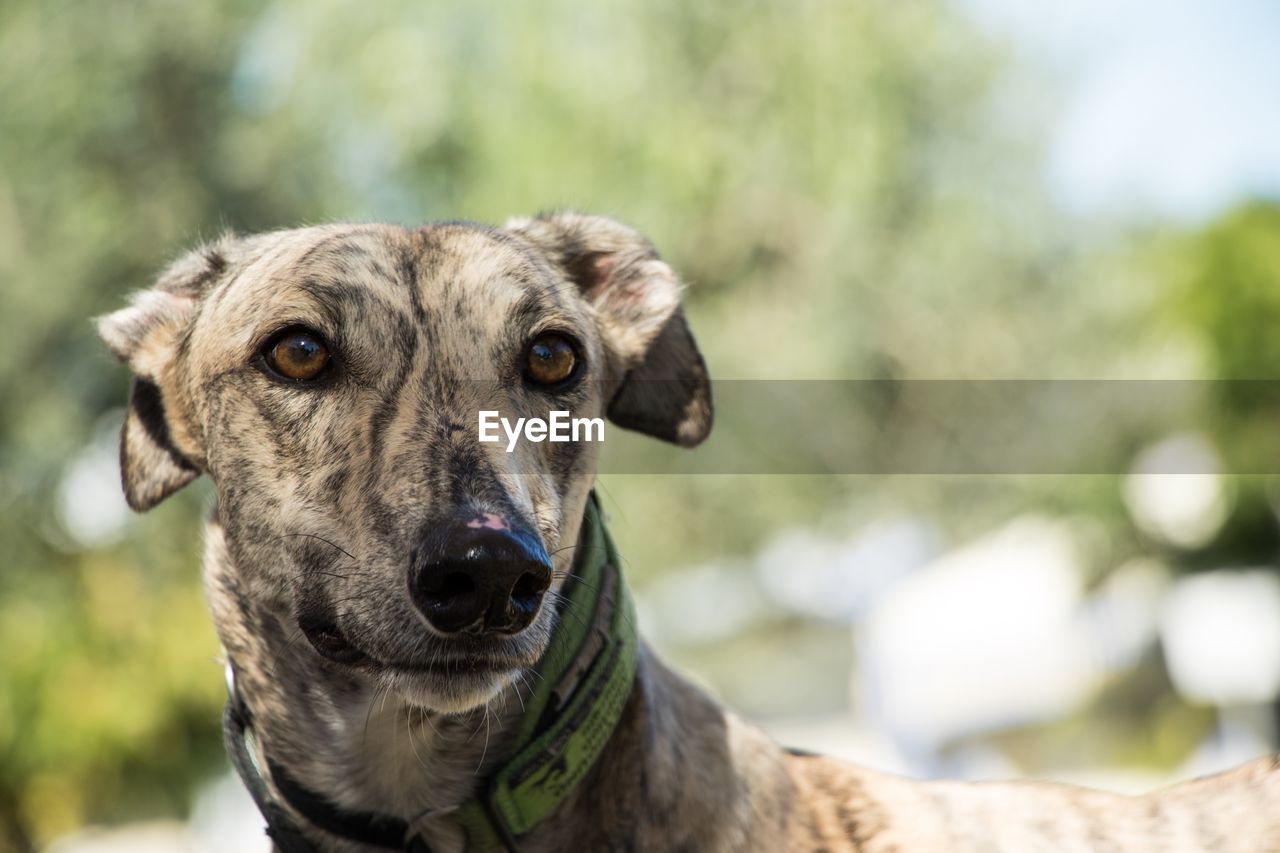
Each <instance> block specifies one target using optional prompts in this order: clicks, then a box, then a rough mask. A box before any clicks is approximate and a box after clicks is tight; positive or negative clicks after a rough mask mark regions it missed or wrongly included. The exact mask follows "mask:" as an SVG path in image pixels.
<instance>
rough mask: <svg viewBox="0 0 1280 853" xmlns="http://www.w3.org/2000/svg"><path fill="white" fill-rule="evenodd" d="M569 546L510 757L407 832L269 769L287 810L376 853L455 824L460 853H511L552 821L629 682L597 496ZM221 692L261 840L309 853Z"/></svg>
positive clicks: (630, 649)
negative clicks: (455, 802)
mask: <svg viewBox="0 0 1280 853" xmlns="http://www.w3.org/2000/svg"><path fill="white" fill-rule="evenodd" d="M578 548H579V550H578V554H577V558H576V560H575V562H574V573H575V574H574V575H573V576H572V583H570V584H569V585H568V591H567V594H566V597H565V600H564V601H563V603H562V605H561V614H560V615H561V618H560V623H559V625H558V626H557V628H556V631H555V634H554V635H553V636H552V640H551V645H550V647H549V648H548V649H547V651H546V653H545V654H544V655H543V656H542V661H541V662H540V663H539V664H538V669H537V675H538V677H537V679H536V689H535V691H534V694H533V696H532V697H531V698H529V699H526V700H525V706H524V707H525V711H524V716H523V717H522V718H521V721H520V732H519V735H518V737H517V739H516V744H517V745H516V747H515V752H514V754H513V755H512V757H511V758H510V759H508V760H507V761H506V763H504V764H503V765H502V766H501V767H499V768H498V769H497V770H496V771H495V772H494V773H493V775H491V776H490V777H489V778H488V779H487V780H485V781H484V783H483V785H482V786H481V790H480V791H479V792H478V793H477V794H475V795H474V796H472V797H471V798H470V799H468V800H467V801H465V802H464V803H462V804H461V805H460V806H458V807H457V809H454V810H450V811H448V812H447V813H446V812H445V811H437V812H433V813H431V814H428V815H424V816H421V817H419V818H418V819H417V820H415V821H413V822H409V823H406V822H405V821H403V820H400V819H399V818H394V817H390V816H386V815H375V814H360V813H353V812H349V811H346V810H343V809H339V808H338V807H336V806H334V805H333V804H332V803H329V802H328V801H326V800H324V799H323V798H322V797H320V796H319V795H317V794H314V793H312V792H310V791H307V790H306V789H304V788H302V786H300V785H299V784H298V783H297V782H295V781H294V780H293V779H291V778H290V777H289V776H288V774H287V773H285V772H284V771H283V769H282V768H280V767H278V766H277V765H276V764H275V763H274V762H272V761H270V760H269V759H268V761H267V766H268V772H269V773H270V776H271V778H272V781H273V782H274V783H275V788H276V790H277V791H279V792H280V795H281V797H282V798H283V799H284V801H285V802H286V803H288V805H289V806H290V807H291V808H292V809H293V811H295V812H297V813H298V814H301V815H303V816H304V817H305V818H306V819H307V820H308V821H310V822H311V823H313V824H315V825H316V826H319V827H321V828H323V829H325V830H326V831H328V832H331V833H333V834H335V835H339V836H342V837H345V838H349V839H351V840H354V841H360V842H362V843H365V844H370V845H373V846H379V847H385V848H389V849H403V850H413V851H420V853H421V851H427V850H428V848H427V845H426V843H425V841H424V840H423V839H422V837H421V825H422V824H424V823H432V822H435V821H444V820H453V821H455V822H456V823H457V824H458V825H459V826H461V828H462V829H463V830H464V831H465V833H466V836H467V850H468V851H469V853H475V851H490V850H504V849H505V850H512V851H514V850H515V849H516V848H517V842H518V840H519V838H520V836H522V835H524V834H526V833H528V832H529V831H530V830H531V829H533V828H534V827H535V826H537V825H538V824H539V823H541V822H542V821H544V820H546V819H547V818H548V817H550V815H551V813H552V812H554V811H555V810H556V808H557V807H558V806H559V805H560V804H561V803H562V802H563V801H564V799H565V798H566V797H568V796H569V794H570V793H571V792H572V791H573V790H574V788H575V787H577V785H578V783H579V782H581V781H582V779H583V778H584V777H585V776H586V775H587V773H588V772H589V771H590V770H591V768H592V767H593V766H594V765H595V763H596V760H597V759H598V758H599V757H600V753H602V752H603V751H604V747H605V745H606V744H607V743H608V741H609V736H610V735H611V734H612V733H613V730H614V728H616V727H617V724H618V720H619V719H621V717H622V711H623V709H624V708H625V706H626V703H627V698H628V697H629V696H630V695H631V685H632V683H633V682H634V680H635V674H636V661H637V656H638V639H637V636H636V629H635V609H634V606H633V604H632V602H631V596H630V594H629V593H628V591H627V586H626V584H625V583H624V582H623V580H622V575H621V573H620V571H619V568H618V554H617V550H616V548H615V547H614V544H613V540H612V538H610V536H609V531H608V530H607V529H606V528H605V525H604V519H603V518H602V516H601V512H600V507H599V505H598V502H597V499H596V496H595V494H594V493H592V494H591V496H590V497H589V498H588V500H587V508H586V514H585V516H584V518H583V530H582V533H581V535H580V537H579V546H578ZM228 675H229V676H232V672H231V670H230V668H229V667H228ZM229 693H230V698H229V699H228V701H227V707H226V710H225V711H224V713H223V737H224V740H225V742H226V746H227V752H228V754H229V756H230V758H231V761H232V764H233V765H234V766H235V768H236V772H237V773H239V775H240V778H241V779H242V780H243V781H244V783H245V786H246V787H248V789H249V792H250V793H251V794H252V795H253V798H254V801H255V802H257V804H258V809H259V811H261V812H262V815H263V817H264V818H265V819H266V821H267V834H268V835H270V836H271V837H272V839H273V840H274V841H275V842H276V846H277V847H279V848H280V849H281V850H283V851H285V853H301V851H310V850H313V849H314V847H313V845H312V844H311V843H310V842H309V841H307V839H306V838H305V837H304V836H303V835H302V834H301V833H300V832H299V831H298V829H297V827H296V825H295V822H294V820H293V818H292V817H291V815H290V813H289V812H288V811H287V810H286V809H284V808H283V807H282V806H281V804H280V803H278V802H277V801H276V799H275V797H274V796H273V795H272V793H271V792H270V790H268V788H267V786H266V784H265V782H264V780H263V773H262V771H261V770H260V769H259V768H258V766H257V764H256V763H255V762H254V760H253V758H252V752H251V750H250V749H249V747H248V745H247V742H246V735H247V734H249V733H250V730H251V726H252V720H251V716H250V714H249V711H248V708H246V707H245V706H244V703H243V702H242V701H241V699H240V696H239V693H238V692H237V691H236V689H235V683H234V679H233V678H231V679H230V683H229Z"/></svg>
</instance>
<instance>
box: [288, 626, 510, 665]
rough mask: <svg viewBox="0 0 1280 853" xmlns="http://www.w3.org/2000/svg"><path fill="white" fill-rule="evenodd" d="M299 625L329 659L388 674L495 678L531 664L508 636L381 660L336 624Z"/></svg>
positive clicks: (314, 645) (308, 638)
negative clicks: (413, 657) (415, 657)
mask: <svg viewBox="0 0 1280 853" xmlns="http://www.w3.org/2000/svg"><path fill="white" fill-rule="evenodd" d="M299 627H301V628H302V633H303V635H304V636H305V637H306V638H307V641H308V642H309V643H310V644H311V646H312V648H314V649H315V650H316V652H317V653H318V654H319V655H320V656H321V657H323V658H325V659H326V660H329V661H332V662H333V663H337V664H341V665H343V666H347V667H356V668H360V669H365V670H368V671H371V672H376V673H385V674H388V675H398V676H406V677H409V678H422V677H424V676H425V677H428V678H432V679H438V678H466V677H472V678H474V677H495V676H503V675H508V674H510V673H512V672H514V671H517V670H521V669H525V668H527V667H528V666H530V665H531V662H530V661H527V660H525V659H524V658H525V657H526V655H521V654H517V653H515V652H514V651H513V650H511V649H508V648H504V647H505V646H508V645H509V644H510V638H506V637H494V638H486V637H476V638H467V641H466V643H465V645H466V646H467V648H464V649H459V650H457V651H454V652H448V651H441V652H439V653H437V654H434V655H432V656H430V657H427V658H422V659H418V660H379V659H378V658H375V657H373V656H372V655H370V654H368V653H367V652H365V651H363V650H361V649H360V648H359V647H357V646H356V645H355V644H354V643H353V642H352V641H351V640H350V639H349V638H348V637H347V635H346V634H345V633H343V631H342V629H341V628H339V627H338V626H337V625H336V624H334V623H331V622H309V621H303V622H300V624H299ZM455 642H458V643H461V642H462V641H461V640H458V641H455Z"/></svg>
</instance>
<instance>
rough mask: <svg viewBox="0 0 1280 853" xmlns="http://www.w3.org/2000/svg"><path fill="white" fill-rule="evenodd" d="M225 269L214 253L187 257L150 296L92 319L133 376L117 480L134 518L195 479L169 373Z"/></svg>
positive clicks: (141, 295) (147, 292)
mask: <svg viewBox="0 0 1280 853" xmlns="http://www.w3.org/2000/svg"><path fill="white" fill-rule="evenodd" d="M225 267H226V261H225V258H224V256H223V255H222V254H221V253H220V252H218V251H217V250H216V249H213V248H211V249H203V250H199V251H196V252H191V253H190V254H188V255H187V256H186V257H184V258H182V259H181V260H179V261H177V262H176V263H174V264H173V265H172V266H170V267H169V269H167V270H166V271H165V272H164V274H163V275H161V276H160V279H159V281H158V282H157V283H156V285H155V287H153V288H152V289H151V290H144V291H141V292H139V293H136V294H134V296H133V299H132V300H131V303H130V305H129V306H128V307H126V308H121V309H120V310H119V311H115V312H113V313H111V314H107V315H105V316H103V317H99V318H98V320H97V326H98V335H99V336H100V337H101V338H102V340H103V342H104V343H106V345H107V349H109V350H111V353H112V354H113V355H114V356H115V357H116V358H118V359H119V360H120V361H121V362H123V363H124V364H125V365H127V366H128V367H129V369H130V370H132V371H133V374H134V379H133V387H132V389H131V391H130V393H129V406H128V409H127V410H126V412H125V419H124V429H123V431H122V433H121V436H120V475H121V481H122V483H123V485H124V495H125V499H126V500H127V501H128V502H129V506H130V507H132V508H133V509H134V510H137V511H138V512H145V511H146V510H149V509H151V508H152V507H153V506H155V505H156V504H158V503H160V501H162V500H164V499H165V498H167V497H168V496H169V495H171V494H173V493H174V492H176V491H177V490H178V489H180V488H182V487H183V486H185V485H186V484H187V483H190V482H191V481H192V480H194V479H195V478H196V477H197V476H198V475H199V473H200V469H199V467H198V466H197V464H196V463H195V462H193V461H192V459H191V455H190V454H188V453H184V452H183V451H182V450H180V449H179V447H178V445H177V444H176V443H175V441H174V435H175V433H178V432H182V433H183V434H185V432H186V430H185V429H183V428H182V425H181V423H179V422H177V421H175V420H174V416H175V414H176V409H177V407H176V405H175V400H174V399H173V396H174V394H173V377H172V374H173V371H172V367H173V365H174V362H175V359H176V357H177V354H178V347H179V343H180V341H181V339H182V336H183V335H184V334H185V333H186V331H187V329H188V328H190V325H191V322H192V321H193V320H194V319H195V314H196V306H197V305H198V298H199V296H200V294H201V293H202V292H203V290H204V288H205V286H206V285H207V284H208V283H209V282H210V280H212V279H213V278H214V277H215V276H216V275H217V274H218V273H220V272H221V271H222V270H223V269H224V268H225Z"/></svg>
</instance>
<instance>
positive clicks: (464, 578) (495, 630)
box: [98, 212, 1280, 853]
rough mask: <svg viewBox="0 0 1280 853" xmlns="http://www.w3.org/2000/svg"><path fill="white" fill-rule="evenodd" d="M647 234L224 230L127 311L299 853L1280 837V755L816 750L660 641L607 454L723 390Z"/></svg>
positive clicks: (1181, 846)
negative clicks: (721, 691) (205, 511)
mask: <svg viewBox="0 0 1280 853" xmlns="http://www.w3.org/2000/svg"><path fill="white" fill-rule="evenodd" d="M680 292H681V284H680V282H679V280H678V278H677V276H676V274H675V273H674V272H673V271H672V269H671V268H670V267H669V266H668V265H667V264H666V263H664V262H663V261H662V260H661V258H660V257H659V255H658V253H657V252H656V251H655V249H654V248H653V246H652V245H651V244H650V243H649V242H648V241H647V240H646V239H645V238H644V237H642V236H641V235H640V234H638V233H637V232H636V231H634V230H632V229H631V228H629V227H626V226H624V225H622V224H620V223H618V222H616V221H613V220H611V219H607V218H602V217H595V216H588V215H584V214H580V213H575V212H557V213H552V214H546V215H542V216H538V217H534V218H522V219H515V220H512V221H509V222H508V223H506V224H505V225H504V226H503V227H500V228H498V227H487V226H483V225H478V224H474V223H465V222H451V223H442V224H433V225H429V226H425V227H421V228H415V229H406V228H402V227H398V226H390V225H376V224H373V225H326V226H318V227H309V228H302V229H296V230H286V231H277V232H271V233H266V234H260V235H256V236H243V237H241V236H234V235H227V236H224V237H222V238H220V239H217V240H216V241H214V242H212V243H210V244H207V245H205V246H203V247H201V248H199V249H197V250H195V251H193V252H191V253H189V254H187V255H186V256H185V257H183V258H181V259H180V260H178V261H177V262H175V263H174V264H173V265H172V266H171V267H169V269H167V270H166V271H165V272H164V273H163V274H162V275H161V276H160V278H159V280H158V281H157V282H156V284H155V285H154V286H153V287H152V288H150V289H147V290H145V291H143V292H141V293H139V294H138V295H136V296H135V297H134V299H133V301H132V303H131V304H130V305H129V306H128V307H125V308H123V309H121V310H119V311H116V312H115V313H112V314H109V315H107V316H105V317H103V318H101V319H100V320H99V323H98V327H99V331H100V334H101V337H102V338H103V339H104V341H105V343H106V344H107V346H108V348H109V349H110V350H111V351H112V353H114V354H115V356H117V357H118V358H119V359H120V360H121V361H122V362H124V363H125V364H126V365H127V366H128V367H129V368H130V369H131V371H132V372H133V374H134V379H133V385H132V390H131V393H130V400H129V404H128V407H127V410H126V416H125V422H124V427H123V433H122V438H121V456H120V458H121V467H122V479H123V486H124V492H125V495H126V497H127V499H128V502H129V504H130V505H131V506H132V507H133V508H134V509H135V510H138V511H144V510H147V509H149V508H151V507H152V506H155V505H156V504H157V503H159V502H160V501H162V500H164V499H165V498H166V497H167V496H169V495H170V494H172V493H173V492H175V491H176V490H178V489H180V488H182V487H183V486H184V485H186V484H187V483H189V482H191V481H192V480H193V479H195V478H196V477H197V476H199V475H200V474H207V475H208V476H209V477H210V478H211V479H212V481H213V483H214V485H215V489H216V495H217V501H216V507H215V508H214V510H213V512H212V514H211V517H210V519H209V521H208V526H207V534H206V544H205V551H206V554H205V568H204V571H205V580H206V588H207V593H208V598H209V601H210V603H211V609H212V612H213V617H214V621H215V623H216V626H217V630H218V635H219V637H220V639H221V642H222V646H223V648H224V649H225V653H226V659H227V668H228V673H229V694H230V699H229V701H228V706H227V712H226V714H225V718H224V730H225V734H226V739H227V745H228V749H229V752H230V755H231V758H232V761H233V763H234V764H235V766H236V769H237V770H238V772H239V773H240V775H241V777H242V778H243V779H244V780H245V783H246V784H247V785H248V787H249V789H250V791H251V792H252V793H253V794H254V797H255V799H256V800H257V801H258V805H259V807H260V808H261V809H262V811H263V814H264V816H265V818H266V821H267V825H268V833H269V834H270V835H271V837H272V838H273V839H274V842H275V844H276V845H277V847H278V848H279V849H282V850H286V851H292V850H383V849H410V850H419V851H425V850H430V851H463V850H466V851H476V850H489V849H496V850H502V849H509V850H516V849H518V850H521V851H561V850H592V851H594V850H637V851H649V850H658V851H668V850H670V851H718V850H735V851H736V850H755V851H785V850H797V851H799V850H804V851H816V850H863V851H890V850H894V851H937V850H975V851H976V850H1012V851H1020V853H1025V851H1036V850H1054V851H1059V850H1082V851H1083V850H1140V851H1150V850H1212V851H1222V850H1242V851H1245V850H1247V851H1250V853H1257V851H1263V850H1280V757H1276V758H1263V759H1259V760H1257V761H1255V762H1253V763H1251V764H1248V765H1246V766H1243V767H1241V768H1238V769H1236V770H1234V771H1231V772H1228V773H1225V774H1222V775H1218V776H1214V777H1210V778H1206V779H1201V780H1197V781H1193V782H1189V783H1186V784H1183V785H1179V786H1175V787H1173V788H1170V789H1167V790H1164V791H1161V792H1158V793H1155V794H1152V795H1149V796H1145V797H1136V798H1132V797H1125V796H1118V795H1111V794H1105V793H1101V792H1095V791H1090V790H1085V789H1079V788H1073V787H1069V786H1063V785H1055V784H1044V783H957V782H920V781H913V780H909V779H904V778H898V777H894V776H890V775H885V774H880V773H876V772H872V771H870V770H866V769H862V768H859V767H856V766H852V765H847V764H843V763H840V762H837V761H835V760H832V759H829V758H824V757H820V756H816V755H808V754H803V753H797V752H790V751H787V750H785V749H783V748H781V747H779V746H778V745H776V744H775V743H774V742H772V741H771V740H770V739H769V738H768V737H766V736H765V735H764V734H763V733H761V732H760V731H759V730H758V729H756V728H755V727H753V726H752V725H750V724H749V723H747V722H744V721H743V720H742V719H741V718H739V717H737V716H735V715H734V714H733V713H731V712H729V711H727V710H725V709H724V708H722V707H721V706H719V705H718V704H717V703H716V702H714V701H713V700H711V699H710V698H708V697H707V696H706V695H705V694H704V693H703V692H701V691H700V690H698V689H696V688H695V687H693V686H691V685H690V684H689V683H688V682H687V681H685V680H684V679H682V678H681V677H680V676H678V675H676V674H675V673H673V672H672V671H671V670H669V669H668V668H667V667H666V666H664V665H663V663H662V662H661V661H660V660H659V659H658V658H657V657H656V656H655V655H654V654H653V653H652V652H651V651H650V650H649V649H648V648H646V647H645V646H644V644H643V643H642V642H641V641H640V640H638V638H636V636H635V629H634V619H633V615H632V609H631V604H630V600H629V598H628V594H627V591H626V584H625V583H624V582H623V580H622V578H621V576H620V575H619V573H618V571H617V569H618V556H617V554H616V551H615V549H614V546H613V544H612V541H611V540H610V539H609V537H608V531H607V529H606V528H605V526H604V522H603V519H602V518H601V513H600V511H599V507H598V506H597V505H596V503H595V500H594V498H593V496H592V486H593V481H594V475H595V467H596V461H597V452H598V446H597V444H596V443H593V442H586V441H578V442H560V443H554V442H550V441H546V442H538V441H520V442H516V444H515V446H513V447H512V448H511V451H510V452H508V451H507V448H506V447H504V446H503V445H502V444H501V443H498V444H492V443H483V442H481V441H479V438H478V435H477V413H478V412H480V411H482V410H489V411H493V412H500V413H502V414H503V415H504V416H508V415H509V416H511V417H512V418H513V419H514V418H516V417H526V416H527V417H534V416H538V417H545V416H546V414H547V413H548V412H550V411H568V412H572V413H573V414H574V415H582V416H587V417H602V418H603V417H607V418H608V420H609V421H610V422H611V423H612V425H613V426H616V427H621V428H625V429H630V430H636V431H639V432H642V433H647V434H649V435H651V436H654V437H656V438H658V439H662V440H665V441H669V442H673V443H676V444H679V445H683V446H693V445H696V444H698V443H699V442H701V441H702V440H703V439H704V438H705V437H706V436H707V434H708V433H709V431H710V429H711V426H712V420H713V416H712V401H711V387H710V382H709V379H708V374H707V370H706V367H705V365H704V362H703V359H702V357H701V355H700V354H699V351H698V348H697V345H696V344H695V342H694V339H693V336H692V334H691V333H690V330H689V326H688V324H687V322H686V319H685V315H684V313H683V310H682V308H681V302H680Z"/></svg>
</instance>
